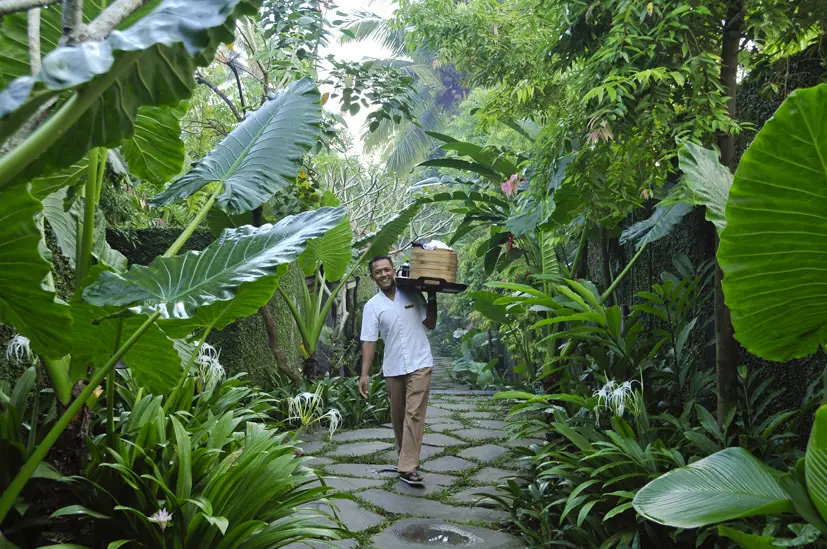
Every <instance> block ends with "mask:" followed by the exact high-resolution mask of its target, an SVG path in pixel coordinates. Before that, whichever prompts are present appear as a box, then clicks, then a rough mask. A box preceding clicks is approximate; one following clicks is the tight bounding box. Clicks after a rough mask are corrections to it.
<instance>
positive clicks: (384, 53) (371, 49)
mask: <svg viewBox="0 0 827 549" xmlns="http://www.w3.org/2000/svg"><path fill="white" fill-rule="evenodd" d="M336 5H337V6H338V7H337V9H338V10H339V11H341V12H344V13H347V14H351V13H355V12H356V11H358V10H366V11H371V12H373V13H376V14H378V15H380V16H382V17H390V16H391V15H392V14H393V10H394V9H395V3H394V2H391V1H388V0H373V1H371V0H338V1H337V2H336ZM327 18H328V20H330V21H333V20H334V19H341V17H340V16H338V15H336V9H330V10H329V11H328V13H327ZM340 36H341V35H340V34H339V32H338V31H334V35H333V36H332V37H331V39H330V42H329V44H328V45H327V46H326V47H324V48H322V49H321V55H322V57H327V55H329V54H333V55H334V56H335V57H336V58H337V59H341V60H343V61H362V60H363V59H367V58H374V59H383V58H388V57H390V56H391V52H390V50H388V49H387V48H385V47H384V46H383V45H382V44H381V43H379V42H377V41H375V40H365V41H361V42H352V43H347V44H341V43H340V42H339V38H340ZM321 91H322V93H324V92H325V91H330V90H326V89H324V87H322V89H321ZM325 108H326V109H327V110H329V111H331V112H336V111H338V110H339V102H338V101H330V102H329V103H328V104H327V105H326V106H325ZM340 114H341V113H340ZM368 114H369V111H368V110H367V109H362V110H360V111H359V112H358V113H357V114H356V115H355V116H351V115H350V114H343V115H342V116H343V117H344V119H345V122H346V123H347V126H348V130H349V131H350V133H351V137H352V138H353V143H354V149H355V151H356V152H359V153H362V152H363V151H362V142H361V139H360V137H359V136H360V135H361V133H362V127H363V126H364V124H365V119H366V118H367V115H368Z"/></svg>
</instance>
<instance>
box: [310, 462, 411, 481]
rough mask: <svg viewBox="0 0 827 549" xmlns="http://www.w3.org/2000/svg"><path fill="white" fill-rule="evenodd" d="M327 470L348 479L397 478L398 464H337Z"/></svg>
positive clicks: (329, 466)
mask: <svg viewBox="0 0 827 549" xmlns="http://www.w3.org/2000/svg"><path fill="white" fill-rule="evenodd" d="M325 470H326V471H328V472H329V473H331V474H333V475H337V476H346V477H360V478H386V477H395V476H397V475H396V464H393V465H390V464H387V465H368V464H365V463H337V464H336V465H328V466H327V467H325Z"/></svg>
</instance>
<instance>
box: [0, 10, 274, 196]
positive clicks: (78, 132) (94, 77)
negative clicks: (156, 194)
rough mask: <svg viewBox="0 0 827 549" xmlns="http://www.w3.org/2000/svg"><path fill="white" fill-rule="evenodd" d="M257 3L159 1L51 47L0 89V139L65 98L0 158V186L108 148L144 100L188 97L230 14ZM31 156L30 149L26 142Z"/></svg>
mask: <svg viewBox="0 0 827 549" xmlns="http://www.w3.org/2000/svg"><path fill="white" fill-rule="evenodd" d="M258 4H259V2H257V1H256V0H164V1H163V2H161V4H160V5H158V6H157V7H156V8H155V9H154V10H152V11H151V12H150V13H149V14H147V15H146V16H144V17H142V18H141V19H139V20H138V21H137V22H136V23H134V24H133V25H131V26H130V27H129V28H127V29H125V30H116V31H113V32H112V33H110V34H109V35H108V36H107V37H106V38H105V39H103V40H102V41H100V42H95V41H89V42H83V43H81V44H79V45H77V46H64V47H58V48H56V49H55V50H53V51H52V52H50V53H49V54H48V55H46V56H45V57H44V58H43V60H42V68H41V71H40V72H39V73H38V74H37V75H35V76H21V77H19V78H17V79H15V80H14V81H12V82H11V83H10V84H9V85H8V87H7V88H6V89H5V90H3V91H2V92H0V140H2V139H4V138H8V137H9V136H10V135H12V134H14V133H15V132H16V131H17V130H18V129H19V128H20V127H21V126H22V124H23V123H24V122H25V121H26V120H27V119H28V115H30V114H33V113H34V112H35V111H36V110H37V109H38V108H39V107H40V106H42V105H44V104H45V103H46V102H47V101H49V100H51V99H54V98H58V97H59V96H60V95H61V94H62V92H65V91H72V92H73V93H72V95H71V97H70V98H69V99H67V100H66V101H65V103H63V104H62V105H59V106H58V108H57V109H56V112H55V114H53V115H52V117H51V118H50V119H48V120H47V121H46V123H44V124H43V125H42V126H40V127H39V128H38V130H37V131H36V132H35V133H34V134H33V135H32V136H31V138H30V139H28V140H26V141H25V142H23V143H22V144H21V145H19V146H18V147H17V148H15V149H14V150H12V151H10V152H9V153H7V154H6V155H5V156H4V157H3V158H2V159H0V188H2V187H5V186H7V185H13V184H22V183H25V182H27V181H29V180H30V179H32V178H34V177H37V176H39V175H48V174H50V173H52V172H54V171H57V170H60V169H62V168H65V167H68V166H70V165H72V164H73V163H75V162H77V161H78V160H80V158H81V157H83V156H84V155H85V154H86V152H87V151H88V150H89V149H91V148H93V147H101V146H102V147H109V148H112V147H115V146H116V145H118V143H119V142H120V141H121V140H122V139H123V138H125V137H129V136H130V135H132V133H133V132H134V127H135V116H136V114H137V112H138V109H139V108H140V107H141V106H144V105H151V106H164V105H166V106H171V105H176V104H177V103H178V102H179V101H180V100H181V99H185V98H187V97H189V96H190V95H191V93H192V89H193V88H194V87H195V80H194V78H193V74H194V72H195V68H196V67H198V66H205V65H207V64H209V62H210V61H211V59H212V57H213V55H214V54H215V50H216V48H217V47H218V46H219V45H220V44H223V43H228V42H232V39H233V30H234V23H235V18H237V17H238V16H240V15H254V14H255V13H256V12H257V6H258ZM35 142H36V143H37V147H38V150H37V152H38V154H37V155H32V154H31V147H32V143H35Z"/></svg>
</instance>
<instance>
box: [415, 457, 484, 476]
mask: <svg viewBox="0 0 827 549" xmlns="http://www.w3.org/2000/svg"><path fill="white" fill-rule="evenodd" d="M476 466H477V465H476V464H475V463H473V462H471V461H468V460H465V459H462V458H458V457H454V456H443V457H440V458H436V459H432V460H430V461H426V462H425V463H423V464H422V466H421V467H422V469H423V470H425V471H432V472H435V473H455V472H458V471H464V470H465V469H471V468H472V467H476Z"/></svg>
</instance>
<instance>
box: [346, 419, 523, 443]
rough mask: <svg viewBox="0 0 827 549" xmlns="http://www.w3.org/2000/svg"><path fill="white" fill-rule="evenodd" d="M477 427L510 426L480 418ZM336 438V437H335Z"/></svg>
mask: <svg viewBox="0 0 827 549" xmlns="http://www.w3.org/2000/svg"><path fill="white" fill-rule="evenodd" d="M474 425H476V426H477V427H482V428H483V429H504V428H506V427H508V422H507V421H500V420H499V419H478V420H476V421H475V422H474ZM333 438H334V439H335V438H336V437H333Z"/></svg>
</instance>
